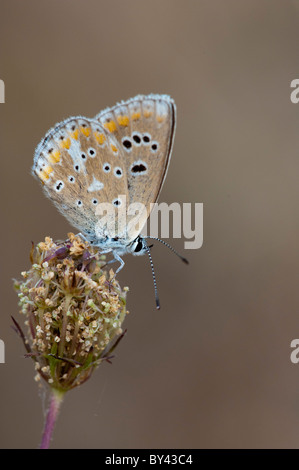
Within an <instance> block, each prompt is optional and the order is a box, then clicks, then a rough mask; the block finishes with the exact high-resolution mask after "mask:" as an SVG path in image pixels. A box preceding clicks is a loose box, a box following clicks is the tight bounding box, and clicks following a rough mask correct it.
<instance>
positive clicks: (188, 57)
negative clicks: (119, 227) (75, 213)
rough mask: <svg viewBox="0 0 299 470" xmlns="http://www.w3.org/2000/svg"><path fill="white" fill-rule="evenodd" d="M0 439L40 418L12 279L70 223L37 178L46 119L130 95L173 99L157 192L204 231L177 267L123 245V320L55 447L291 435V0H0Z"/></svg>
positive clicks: (161, 254) (298, 402) (294, 128)
mask: <svg viewBox="0 0 299 470" xmlns="http://www.w3.org/2000/svg"><path fill="white" fill-rule="evenodd" d="M0 8H1V10H0V78H1V79H2V80H4V81H5V85H6V103H5V104H1V105H0V119H1V123H0V131H1V139H0V154H1V173H0V179H1V185H0V191H1V220H2V223H1V237H2V243H1V291H2V295H1V298H2V309H1V320H0V338H1V339H3V340H4V341H5V345H6V364H0V380H1V388H0V417H1V419H0V446H1V448H17V447H22V448H32V447H33V448H34V447H36V446H37V445H38V443H39V440H40V435H41V429H42V426H43V413H42V405H41V403H42V401H41V400H40V398H39V397H38V387H37V385H36V383H35V382H34V381H33V375H34V372H33V363H32V361H31V360H30V359H24V358H23V356H22V355H23V353H24V351H23V346H22V344H21V342H20V340H19V339H18V337H17V336H16V335H15V333H14V332H13V331H12V329H11V328H10V326H11V323H12V322H11V319H10V315H11V314H12V315H15V316H16V317H17V318H19V320H20V315H19V314H18V313H17V312H18V307H17V296H16V294H15V293H14V291H13V288H12V282H11V279H12V278H13V277H19V273H20V272H21V271H23V270H24V269H27V268H28V267H29V261H28V253H29V250H30V242H31V240H34V241H35V242H38V241H40V240H42V239H43V238H44V236H45V235H51V236H52V237H53V238H55V239H61V238H65V237H66V234H67V232H68V231H70V230H71V229H72V227H71V226H70V225H69V224H68V223H67V221H66V220H65V219H64V218H63V217H62V216H61V215H60V214H59V213H58V212H57V210H56V209H55V207H54V206H53V205H52V204H51V202H50V201H49V200H47V199H46V198H45V197H44V196H43V194H42V190H41V188H40V186H39V184H38V182H37V181H35V180H34V179H33V177H32V176H31V174H30V169H31V165H32V158H33V153H34V149H35V146H36V144H37V143H38V142H39V140H40V139H41V138H42V137H43V135H44V134H45V132H46V131H47V130H48V128H50V127H51V126H52V125H53V124H54V123H55V122H57V121H60V120H62V119H64V118H66V117H68V116H70V115H77V114H83V115H86V116H90V117H92V116H94V115H95V114H96V113H98V112H99V111H100V110H101V109H103V108H105V107H106V106H109V105H113V104H114V103H115V102H116V101H119V100H121V99H126V98H129V97H131V96H134V95H136V94H137V93H150V92H154V93H168V94H170V95H171V96H172V97H173V98H174V99H175V101H176V103H177V108H178V127H177V133H176V138H175V145H174V153H173V159H172V161H171V165H170V169H169V172H168V176H167V180H166V183H165V185H164V189H163V191H162V194H161V198H160V201H166V202H169V203H171V202H173V201H178V202H203V203H204V244H203V247H202V248H201V249H200V250H193V251H191V250H190V251H185V252H184V250H183V240H177V239H176V240H171V243H172V244H173V246H174V247H175V248H177V249H178V250H179V251H181V252H184V253H185V255H186V256H187V257H188V258H189V259H190V262H191V264H190V266H189V267H187V266H185V265H183V264H182V263H181V262H180V261H179V260H178V259H177V258H176V257H175V256H173V255H172V254H171V253H169V252H168V250H167V249H166V248H164V247H162V246H160V245H157V244H156V245H155V247H154V250H153V257H154V261H155V266H156V271H157V276H158V283H159V292H160V298H161V304H162V309H161V311H160V312H157V311H156V310H155V304H154V296H153V286H152V279H151V272H150V268H149V263H148V259H147V258H146V257H140V258H138V257H132V256H127V257H126V266H125V269H124V270H123V271H122V272H121V274H120V276H119V279H120V281H121V282H122V283H123V284H124V285H129V286H130V294H129V297H128V308H129V310H130V312H131V313H130V315H129V317H128V318H127V320H126V323H125V325H126V327H127V328H128V334H127V336H126V337H125V339H124V340H123V341H122V343H121V344H120V346H119V348H118V350H117V357H116V358H115V359H114V361H113V365H111V366H110V365H109V364H104V365H102V366H101V367H100V368H99V369H98V370H97V371H96V372H95V373H94V375H93V377H92V379H91V380H90V381H89V382H87V383H86V384H85V385H84V386H82V387H81V388H79V389H77V390H74V391H73V392H70V393H69V396H67V399H66V400H65V403H64V404H63V407H62V411H61V414H60V417H59V422H58V425H57V427H56V430H55V435H54V441H53V444H52V447H53V448H76V447H80V448H94V447H96V448H167V447H168V448H215V447H221V448H231V447H237V448H240V447H245V448H249V447H250V448H252V447H253V448H261V447H271V448H277V447H298V445H299V431H298V429H299V364H298V365H294V364H292V363H291V362H290V352H291V349H290V342H291V340H292V339H293V338H298V337H299V290H298V282H299V249H298V244H299V210H298V202H299V184H298V175H299V154H298V121H299V119H298V117H299V104H298V105H295V104H292V103H291V101H290V93H291V88H290V82H291V80H293V79H295V78H299V62H298V52H299V50H298V43H299V21H298V20H299V2H298V1H297V0H294V1H287V0H247V1H241V2H240V1H239V0H226V1H225V2H224V1H222V0H186V1H182V0H151V1H147V2H145V1H142V2H140V1H139V0H125V1H121V0H115V1H113V2H104V1H99V0H84V1H83V0H81V1H79V0H73V1H71V0H63V1H61V0H51V1H50V0H48V1H43V2H41V1H40V0H27V1H26V2H24V1H22V0H10V1H2V2H1V3H0Z"/></svg>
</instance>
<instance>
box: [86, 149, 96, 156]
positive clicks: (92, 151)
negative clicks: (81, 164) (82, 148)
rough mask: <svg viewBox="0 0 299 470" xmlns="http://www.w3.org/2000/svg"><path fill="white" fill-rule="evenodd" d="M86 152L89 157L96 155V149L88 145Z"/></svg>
mask: <svg viewBox="0 0 299 470" xmlns="http://www.w3.org/2000/svg"><path fill="white" fill-rule="evenodd" d="M87 152H88V155H89V156H90V157H91V158H94V157H95V156H96V151H95V149H93V148H92V147H90V148H89V149H88V151H87Z"/></svg>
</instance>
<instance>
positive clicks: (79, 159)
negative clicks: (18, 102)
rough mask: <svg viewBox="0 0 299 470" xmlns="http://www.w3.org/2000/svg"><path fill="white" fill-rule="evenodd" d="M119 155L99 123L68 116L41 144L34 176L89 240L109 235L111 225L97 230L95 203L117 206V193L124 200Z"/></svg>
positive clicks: (124, 179)
mask: <svg viewBox="0 0 299 470" xmlns="http://www.w3.org/2000/svg"><path fill="white" fill-rule="evenodd" d="M122 154H123V150H122V148H121V146H120V145H119V143H118V142H117V140H116V139H115V137H114V136H113V135H111V134H110V132H109V131H107V130H106V129H104V128H103V127H102V126H101V125H100V124H99V123H98V122H96V121H94V120H90V119H87V118H84V117H75V118H69V119H67V120H65V121H63V122H61V123H59V124H57V125H56V126H55V127H54V128H53V129H51V130H50V131H49V132H48V133H47V135H46V136H45V138H44V139H43V140H42V141H41V142H40V144H39V145H38V147H37V149H36V152H35V157H34V165H33V168H32V172H33V174H34V176H36V177H37V178H38V179H39V180H40V181H41V182H42V184H43V189H44V191H45V193H46V195H47V196H48V197H49V198H50V199H51V200H52V201H53V203H54V204H55V205H56V207H57V208H58V209H59V211H60V212H61V213H62V214H63V215H64V216H65V217H66V218H67V219H68V220H69V221H70V222H71V223H72V224H73V225H74V226H75V227H77V228H78V229H79V230H80V231H82V232H83V233H84V234H85V235H86V237H87V238H88V239H90V240H91V239H98V241H100V240H101V239H105V237H106V236H108V237H113V236H114V235H115V230H114V228H115V226H114V225H113V227H112V226H109V227H107V226H106V227H101V226H100V227H99V229H98V230H97V223H98V222H99V216H98V214H97V208H98V205H99V204H100V203H107V202H108V203H110V204H114V205H115V206H116V205H117V202H118V203H119V195H122V197H125V198H127V194H128V188H127V177H126V168H124V167H123V161H124V156H122ZM121 202H122V201H121ZM116 219H117V217H116ZM116 224H117V220H116Z"/></svg>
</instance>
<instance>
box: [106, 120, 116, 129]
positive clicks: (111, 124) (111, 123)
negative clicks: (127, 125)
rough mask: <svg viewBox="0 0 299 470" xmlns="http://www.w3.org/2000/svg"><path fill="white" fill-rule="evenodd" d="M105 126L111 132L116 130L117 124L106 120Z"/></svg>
mask: <svg viewBox="0 0 299 470" xmlns="http://www.w3.org/2000/svg"><path fill="white" fill-rule="evenodd" d="M104 127H105V129H108V131H109V132H114V131H116V124H115V122H114V121H109V122H105V124H104Z"/></svg>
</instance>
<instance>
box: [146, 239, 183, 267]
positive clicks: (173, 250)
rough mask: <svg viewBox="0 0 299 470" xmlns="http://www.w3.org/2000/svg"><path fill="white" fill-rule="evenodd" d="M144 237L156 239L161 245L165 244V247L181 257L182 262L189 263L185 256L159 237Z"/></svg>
mask: <svg viewBox="0 0 299 470" xmlns="http://www.w3.org/2000/svg"><path fill="white" fill-rule="evenodd" d="M144 238H151V239H152V240H157V241H158V242H160V243H162V244H163V245H165V246H167V248H169V249H170V250H171V251H172V252H173V253H174V254H175V255H177V256H178V257H179V258H181V260H182V261H183V262H184V263H186V264H189V261H188V260H187V259H186V258H184V257H183V256H182V255H180V254H179V253H178V252H177V251H176V250H175V249H174V248H172V246H171V245H169V243H166V242H165V241H164V240H161V239H160V238H156V237H150V236H147V237H144Z"/></svg>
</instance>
